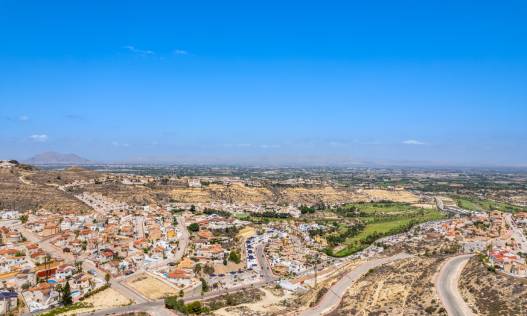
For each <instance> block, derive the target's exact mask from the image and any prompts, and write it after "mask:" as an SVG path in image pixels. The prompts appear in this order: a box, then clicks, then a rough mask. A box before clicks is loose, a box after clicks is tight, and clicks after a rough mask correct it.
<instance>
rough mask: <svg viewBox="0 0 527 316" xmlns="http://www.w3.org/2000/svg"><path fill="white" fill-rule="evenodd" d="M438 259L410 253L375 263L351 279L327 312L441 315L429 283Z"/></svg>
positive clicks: (442, 312) (342, 313) (438, 304)
mask: <svg viewBox="0 0 527 316" xmlns="http://www.w3.org/2000/svg"><path fill="white" fill-rule="evenodd" d="M440 262H441V259H439V258H428V257H414V258H411V259H406V260H401V261H399V262H396V263H392V264H388V265H384V266H381V267H378V268H376V269H374V270H373V271H371V272H370V273H368V274H366V275H365V276H363V277H362V278H361V279H360V280H359V281H358V282H357V283H355V284H354V285H353V286H352V287H351V288H350V289H349V290H348V292H347V294H345V295H344V297H343V300H342V302H341V304H340V306H339V307H338V308H337V309H336V310H335V311H334V312H332V313H331V314H330V315H332V316H337V315H339V316H341V315H423V314H431V315H444V314H445V312H444V310H443V309H442V308H441V306H440V302H439V299H438V298H437V295H436V294H435V291H434V287H433V284H432V283H431V280H432V277H433V275H434V273H435V272H436V269H437V267H438V265H439V263H440ZM425 310H426V312H425Z"/></svg>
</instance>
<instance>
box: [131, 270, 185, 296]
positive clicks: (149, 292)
mask: <svg viewBox="0 0 527 316" xmlns="http://www.w3.org/2000/svg"><path fill="white" fill-rule="evenodd" d="M127 285H128V286H130V287H132V288H134V289H135V290H137V291H138V292H140V293H141V294H143V295H144V296H146V297H147V298H149V299H160V298H164V297H167V296H171V295H177V294H179V290H177V289H176V288H173V287H171V286H169V285H168V284H166V283H164V282H162V281H159V280H158V279H156V278H154V277H151V276H147V275H140V276H138V277H137V278H134V279H133V280H130V281H128V282H127Z"/></svg>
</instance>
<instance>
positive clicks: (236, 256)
mask: <svg viewBox="0 0 527 316" xmlns="http://www.w3.org/2000/svg"><path fill="white" fill-rule="evenodd" d="M229 261H232V262H234V263H236V264H238V263H240V261H241V255H240V254H239V253H237V252H236V251H234V250H233V251H231V252H230V253H229Z"/></svg>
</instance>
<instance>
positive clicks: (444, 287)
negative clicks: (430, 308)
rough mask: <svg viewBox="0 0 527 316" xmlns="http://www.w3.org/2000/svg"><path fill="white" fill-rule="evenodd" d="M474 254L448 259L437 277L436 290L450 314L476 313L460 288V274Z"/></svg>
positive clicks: (457, 315) (467, 315) (463, 315)
mask: <svg viewBox="0 0 527 316" xmlns="http://www.w3.org/2000/svg"><path fill="white" fill-rule="evenodd" d="M470 257H472V255H461V256H457V257H453V258H450V259H447V261H446V262H445V263H444V265H443V267H442V268H441V271H439V274H438V276H437V279H436V290H437V294H438V295H439V299H440V300H441V302H442V303H443V306H444V307H445V309H446V311H447V313H448V315H450V316H465V315H466V316H469V315H474V314H473V313H472V311H471V309H470V308H469V307H468V305H467V304H466V303H465V301H464V300H463V297H461V294H460V293H459V290H458V281H459V276H460V275H461V271H462V270H463V267H464V266H465V264H466V263H467V262H468V260H469V259H470Z"/></svg>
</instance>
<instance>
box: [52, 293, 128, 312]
mask: <svg viewBox="0 0 527 316" xmlns="http://www.w3.org/2000/svg"><path fill="white" fill-rule="evenodd" d="M83 302H85V303H87V304H92V305H93V307H90V308H81V309H76V310H73V311H70V312H67V313H64V314H61V315H74V314H80V313H87V312H90V311H95V310H99V309H105V308H110V307H117V306H124V305H128V304H130V303H131V302H130V300H129V299H128V298H126V297H124V296H122V295H121V294H119V293H118V292H117V291H115V290H114V289H112V288H108V289H106V290H104V291H102V292H99V293H97V294H95V295H93V296H90V297H88V298H87V299H85V300H84V301H83Z"/></svg>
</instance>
